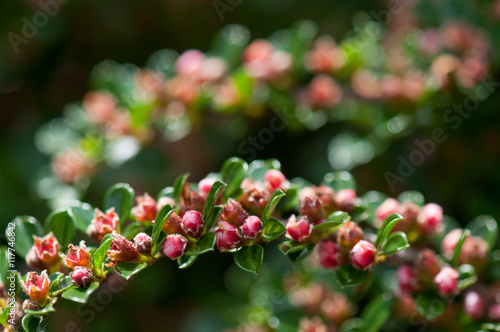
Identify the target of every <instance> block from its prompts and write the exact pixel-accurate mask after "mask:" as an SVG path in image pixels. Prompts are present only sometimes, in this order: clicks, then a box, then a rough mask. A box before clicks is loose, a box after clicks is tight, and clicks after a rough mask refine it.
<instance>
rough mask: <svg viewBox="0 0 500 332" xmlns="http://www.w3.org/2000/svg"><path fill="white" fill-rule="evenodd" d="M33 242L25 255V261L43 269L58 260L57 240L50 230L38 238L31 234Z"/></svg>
mask: <svg viewBox="0 0 500 332" xmlns="http://www.w3.org/2000/svg"><path fill="white" fill-rule="evenodd" d="M33 238H34V239H35V243H34V244H33V247H32V248H31V249H30V250H29V252H28V255H27V256H26V263H27V264H28V265H29V266H32V267H34V268H38V269H44V268H47V267H50V266H52V265H54V264H56V263H57V262H58V261H59V242H58V241H57V239H56V238H55V236H54V234H53V233H52V232H50V233H49V234H47V235H45V236H44V237H42V238H40V237H38V236H36V235H33Z"/></svg>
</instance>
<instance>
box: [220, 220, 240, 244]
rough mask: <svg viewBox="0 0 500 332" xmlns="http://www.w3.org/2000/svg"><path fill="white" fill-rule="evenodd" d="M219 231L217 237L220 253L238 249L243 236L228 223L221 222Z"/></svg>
mask: <svg viewBox="0 0 500 332" xmlns="http://www.w3.org/2000/svg"><path fill="white" fill-rule="evenodd" d="M217 225H218V226H219V229H218V230H216V231H215V235H216V236H217V248H218V249H219V250H220V251H226V250H231V249H234V248H236V247H238V246H239V245H240V243H241V235H240V234H239V233H238V231H237V230H236V229H235V228H234V227H233V226H232V225H231V224H229V223H228V222H225V221H219V223H218V224H217Z"/></svg>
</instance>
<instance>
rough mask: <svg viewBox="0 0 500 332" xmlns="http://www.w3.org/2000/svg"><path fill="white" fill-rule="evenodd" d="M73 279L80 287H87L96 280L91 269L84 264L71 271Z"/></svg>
mask: <svg viewBox="0 0 500 332" xmlns="http://www.w3.org/2000/svg"><path fill="white" fill-rule="evenodd" d="M71 281H73V284H74V285H76V286H78V287H82V288H87V287H89V286H90V284H91V283H93V282H94V275H93V274H92V270H91V269H89V268H86V267H83V266H77V267H75V269H74V270H73V271H72V272H71Z"/></svg>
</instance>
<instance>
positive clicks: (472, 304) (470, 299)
mask: <svg viewBox="0 0 500 332" xmlns="http://www.w3.org/2000/svg"><path fill="white" fill-rule="evenodd" d="M485 307H486V303H485V300H484V297H483V296H482V295H481V294H479V293H478V292H474V291H470V292H467V294H465V297H464V311H465V313H466V314H467V315H468V316H469V317H471V318H473V319H480V318H481V317H483V315H484V311H485V309H486V308H485Z"/></svg>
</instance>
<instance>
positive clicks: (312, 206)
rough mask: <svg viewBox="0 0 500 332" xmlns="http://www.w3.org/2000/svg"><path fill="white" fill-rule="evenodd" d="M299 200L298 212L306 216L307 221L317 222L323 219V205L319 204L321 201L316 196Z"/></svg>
mask: <svg viewBox="0 0 500 332" xmlns="http://www.w3.org/2000/svg"><path fill="white" fill-rule="evenodd" d="M299 202H300V205H299V213H300V215H301V216H305V217H307V219H308V220H309V222H311V223H312V224H317V223H319V222H321V221H322V220H323V219H324V217H325V214H324V211H323V207H322V206H321V202H320V200H319V198H317V196H315V197H314V198H313V199H311V198H309V197H306V198H304V199H303V200H299Z"/></svg>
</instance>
